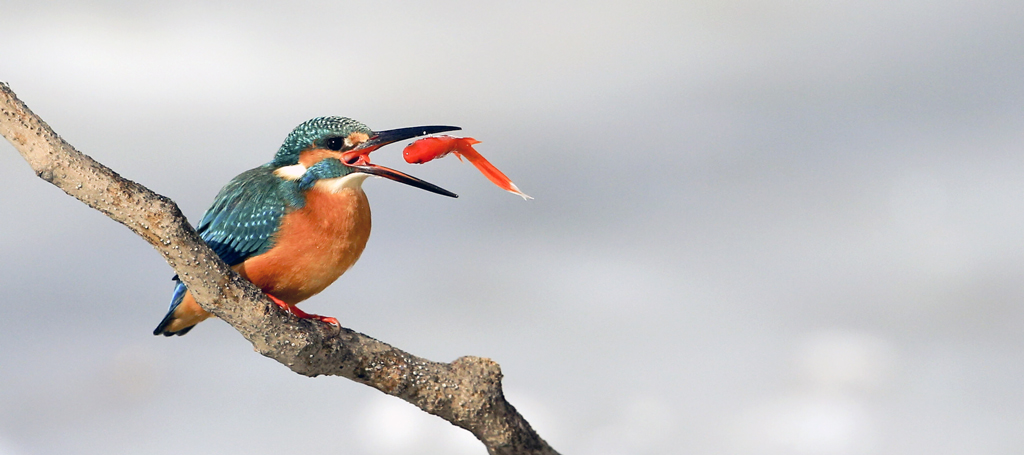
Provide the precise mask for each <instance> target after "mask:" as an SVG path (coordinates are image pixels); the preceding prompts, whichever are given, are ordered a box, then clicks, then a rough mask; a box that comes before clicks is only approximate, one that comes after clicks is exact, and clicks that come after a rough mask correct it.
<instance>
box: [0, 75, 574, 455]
mask: <svg viewBox="0 0 1024 455" xmlns="http://www.w3.org/2000/svg"><path fill="white" fill-rule="evenodd" d="M0 134H2V135H3V136H4V137H5V138H6V139H7V140H8V141H10V142H11V144H13V145H14V147H15V148H16V149H18V152H20V153H21V155H22V157H24V158H25V160H26V161H28V163H29V165H30V166H31V167H32V169H33V170H34V171H35V173H36V175H37V176H39V177H40V178H42V179H43V180H46V181H47V182H50V183H52V184H53V185H55V186H57V187H58V188H60V189H61V190H63V191H64V192H65V193H67V194H69V195H71V196H73V197H74V198H76V199H78V200H80V201H82V202H84V203H85V204H87V205H88V206H90V207H92V208H94V209H96V210H99V211H100V212H103V213H104V214H106V215H107V216H108V217H110V218H111V219H113V220H114V221H117V222H118V223H121V224H123V225H125V226H127V227H128V228H129V229H131V230H132V231H133V232H135V233H136V234H138V235H139V236H141V237H142V238H144V239H145V240H146V241H147V242H149V243H150V244H151V245H153V247H154V248H156V250H157V251H159V252H160V254H161V255H162V256H163V257H164V259H165V260H167V263H168V264H169V265H170V266H171V267H172V268H174V271H175V272H177V274H178V276H179V277H180V278H181V280H182V281H183V282H184V283H185V284H186V285H187V286H188V288H189V290H190V291H192V294H193V295H194V296H195V298H196V300H197V301H198V302H199V304H200V306H202V307H203V309H205V310H207V311H209V312H211V313H213V314H215V315H216V316H217V317H219V318H221V319H223V320H224V321H225V322H227V323H228V324H230V325H231V326H232V327H234V328H235V330H237V331H238V332H239V333H241V334H242V336H243V337H245V339H247V340H249V342H251V343H252V345H253V347H254V348H255V349H256V351H257V352H259V353H260V354H263V355H264V356H267V357H270V358H272V359H274V360H276V361H278V362H280V363H282V364H283V365H285V366H287V367H288V368H290V369H291V370H292V371H294V372H296V373H298V374H301V375H306V376H319V375H334V376H343V377H346V378H349V379H351V380H353V381H356V382H359V383H362V384H366V385H368V386H370V387H374V388H376V389H378V390H380V391H382V392H384V393H387V394H389V395H394V396H397V397H399V398H402V399H403V400H405V401H408V402H409V403H412V404H413V405H416V406H417V407H419V408H420V409H422V410H424V411H426V412H429V413H431V414H434V415H436V416H438V417H441V418H443V419H445V420H447V421H449V422H451V423H453V424H455V425H458V426H460V427H462V428H465V429H467V430H469V431H470V432H472V433H473V434H474V435H475V436H476V437H477V438H478V439H480V441H481V442H483V443H484V445H485V446H486V447H487V451H488V453H491V454H555V453H557V452H555V451H554V449H552V448H551V447H550V446H548V444H547V443H546V442H544V440H543V439H541V438H540V436H538V435H537V433H536V432H534V431H533V429H532V428H531V427H530V424H529V423H528V422H527V421H526V419H524V418H523V416H522V415H520V414H519V412H518V411H516V409H515V408H514V407H513V406H512V405H511V404H509V403H508V401H506V400H505V397H504V394H503V393H502V389H501V378H502V374H501V369H500V368H499V366H498V364H497V363H495V362H494V361H492V360H490V359H486V358H480V357H469V356H467V357H461V358H459V359H456V360H455V361H453V362H451V363H441V362H432V361H430V360H427V359H423V358H420V357H416V356H414V355H412V354H409V353H407V352H405V351H402V350H400V349H397V348H395V347H393V346H390V345H388V344H387V343H383V342H380V341H378V340H375V339H373V338H371V337H369V336H366V335H364V334H362V333H359V332H356V331H354V330H351V329H347V328H343V327H342V328H339V327H336V326H331V325H328V324H324V323H321V322H317V321H312V320H307V319H299V318H296V317H295V316H292V315H291V314H288V313H286V312H284V311H281V310H280V309H278V308H277V306H276V305H274V304H273V303H272V302H271V301H270V300H269V299H267V298H266V296H264V295H263V293H262V292H260V291H259V289H256V287H255V286H253V285H252V284H251V283H249V282H248V281H246V280H244V279H242V278H241V277H239V276H238V275H237V274H236V273H234V272H233V271H232V270H231V269H230V268H229V267H228V266H227V265H226V264H225V263H224V262H223V261H221V260H220V258H219V257H217V255H216V254H214V252H213V251H212V250H210V248H209V247H207V246H206V244H205V243H204V242H203V241H202V240H201V239H200V238H199V235H198V234H197V233H196V231H195V230H194V229H192V227H191V226H190V225H189V224H188V222H187V220H186V219H185V217H184V216H183V215H182V213H181V210H179V209H178V206H177V204H175V203H174V201H172V200H170V199H169V198H167V197H164V196H161V195H159V194H156V193H154V192H152V191H150V190H149V189H148V188H146V187H144V186H142V185H140V184H138V183H136V182H133V181H131V180H128V179H125V178H123V177H121V176H120V175H118V174H117V173H116V172H114V171H113V170H111V169H110V168H108V167H106V166H104V165H102V164H100V163H99V162H97V161H95V160H93V159H92V158H90V157H88V156H86V155H85V154H82V153H81V152H79V151H77V150H75V148H74V147H72V146H71V145H70V144H68V143H67V142H65V141H64V140H63V139H61V137H60V136H58V135H57V134H56V133H54V132H53V130H52V129H50V127H49V126H48V125H47V124H46V123H45V122H43V120H42V119H40V118H39V117H37V116H36V115H35V114H33V113H32V111H30V110H29V109H28V107H27V106H25V104H24V103H22V102H21V100H19V99H18V98H17V96H16V95H15V94H14V92H12V91H11V89H10V87H9V86H8V85H7V84H5V83H2V82H0Z"/></svg>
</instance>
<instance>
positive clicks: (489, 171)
mask: <svg viewBox="0 0 1024 455" xmlns="http://www.w3.org/2000/svg"><path fill="white" fill-rule="evenodd" d="M464 139H466V140H463V141H460V142H459V144H458V151H457V155H456V156H459V157H460V158H461V157H462V156H464V157H466V160H468V161H469V162H470V164H472V165H473V166H476V168H477V169H478V170H479V171H480V173H481V174H483V175H484V177H487V180H490V181H491V182H492V183H494V184H495V185H498V188H501V189H503V190H505V191H508V192H510V193H513V194H517V195H519V196H521V197H522V198H523V199H533V198H532V197H530V196H528V195H527V194H526V193H523V192H522V191H520V190H519V187H517V186H516V184H515V183H512V179H510V178H508V176H506V175H505V174H503V173H502V172H501V171H499V170H498V168H496V167H494V165H493V164H491V162H490V161H487V159H485V158H484V157H483V156H482V155H480V152H477V151H476V149H474V148H473V144H479V143H480V141H478V140H476V139H473V138H464ZM470 141H472V142H470Z"/></svg>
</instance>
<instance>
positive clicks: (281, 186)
mask: <svg viewBox="0 0 1024 455" xmlns="http://www.w3.org/2000/svg"><path fill="white" fill-rule="evenodd" d="M458 129H460V128H459V127H454V126H418V127H412V128H401V129H396V130H387V131H377V132H374V131H372V130H370V128H368V127H367V126H366V125H364V124H362V123H359V122H357V121H355V120H352V119H349V118H345V117H318V118H315V119H312V120H309V121H307V122H304V123H302V124H301V125H299V126H298V127H296V128H295V129H294V130H293V131H292V132H291V134H289V135H288V137H287V138H286V139H285V141H284V144H282V145H281V148H280V149H278V151H277V154H275V155H274V159H273V160H272V161H271V162H269V163H267V164H264V165H262V166H260V167H257V168H255V169H250V170H248V171H245V172H243V173H241V174H240V175H238V176H237V177H235V178H234V179H232V180H231V181H230V182H228V184H227V185H226V186H225V187H224V188H223V189H221V190H220V193H219V194H217V198H216V199H215V200H214V201H213V205H212V206H211V207H210V208H209V209H208V210H207V211H206V213H205V214H204V215H203V218H202V220H200V221H199V226H198V227H197V228H196V230H197V231H198V232H199V235H200V236H201V237H202V239H203V240H204V241H205V242H206V244H207V245H209V246H210V248H212V249H213V251H214V252H215V253H217V255H218V256H220V258H221V259H223V260H224V262H226V263H227V264H228V265H230V266H231V267H232V268H233V269H234V270H235V271H236V272H238V274H239V275H241V276H242V277H244V278H246V279H247V280H249V281H251V282H252V283H253V284H255V285H256V286H257V287H259V288H260V289H262V290H263V292H265V293H266V294H267V296H268V297H270V299H271V300H273V301H274V302H275V303H277V305H278V306H280V307H282V308H284V309H285V310H288V311H290V312H292V313H293V314H295V315H297V316H299V317H302V318H315V319H318V320H320V321H324V322H327V323H332V324H337V323H338V321H337V320H336V319H334V318H329V317H323V316H317V315H310V314H306V313H304V312H302V311H301V310H299V309H298V308H296V307H295V304H297V303H299V302H301V301H303V300H305V299H308V298H309V297H311V296H313V295H315V294H317V293H319V292H320V291H323V290H324V289H325V288H326V287H327V286H329V285H330V284H331V283H333V282H334V281H335V280H337V279H338V277H340V276H341V274H343V273H345V271H346V270H348V268H349V267H351V266H352V265H353V264H355V262H356V260H358V259H359V255H360V254H362V252H363V248H364V247H365V246H366V241H367V240H368V239H369V237H370V205H369V203H368V202H367V199H366V194H365V193H363V189H362V184H363V181H364V180H366V178H367V177H369V176H371V175H375V176H380V177H384V178H387V179H391V180H394V181H396V182H401V183H405V184H408V185H412V186H414V187H417V188H421V189H424V190H427V191H430V192H433V193H437V194H441V195H445V196H449V197H458V196H457V195H455V194H454V193H452V192H450V191H448V190H445V189H443V188H440V187H438V186H436V185H433V184H431V183H427V182H425V181H423V180H420V179H418V178H415V177H412V176H410V175H407V174H404V173H402V172H399V171H396V170H394V169H389V168H386V167H383V166H378V165H376V164H372V163H370V160H369V156H368V155H369V153H370V152H372V151H374V150H376V149H377V148H380V147H382V146H384V145H387V144H390V143H393V142H397V141H401V140H404V139H410V138H414V137H418V136H423V135H427V134H434V133H441V132H445V131H454V130H458ZM174 280H175V286H174V293H173V294H172V296H171V305H170V309H168V311H167V315H166V316H164V319H163V320H162V321H160V324H159V325H158V326H157V327H156V330H154V331H153V334H154V335H165V336H171V335H184V334H186V333H188V331H189V330H192V327H195V325H196V324H198V323H200V322H202V321H203V320H205V319H207V318H209V317H210V316H211V314H210V313H208V312H206V311H205V310H203V309H202V308H200V307H199V305H198V304H197V303H196V301H195V299H194V298H193V297H192V295H191V293H190V292H189V291H188V288H187V287H186V286H185V284H184V283H182V282H181V281H180V280H179V279H178V277H177V276H175V277H174Z"/></svg>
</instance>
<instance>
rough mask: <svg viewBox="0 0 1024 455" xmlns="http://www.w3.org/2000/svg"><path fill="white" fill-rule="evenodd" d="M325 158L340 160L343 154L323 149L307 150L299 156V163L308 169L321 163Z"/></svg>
mask: <svg viewBox="0 0 1024 455" xmlns="http://www.w3.org/2000/svg"><path fill="white" fill-rule="evenodd" d="M324 158H337V159H339V160H340V159H341V153H338V152H335V151H333V150H327V149H322V148H313V149H306V150H303V151H302V153H300V154H299V163H300V164H302V165H303V166H306V168H309V167H310V166H312V165H314V164H316V163H319V162H320V161H321V160H323V159H324Z"/></svg>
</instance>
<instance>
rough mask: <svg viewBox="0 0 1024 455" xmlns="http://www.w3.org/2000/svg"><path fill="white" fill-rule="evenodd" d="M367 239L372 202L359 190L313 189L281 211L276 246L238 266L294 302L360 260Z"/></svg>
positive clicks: (270, 290)
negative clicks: (300, 204)
mask: <svg viewBox="0 0 1024 455" xmlns="http://www.w3.org/2000/svg"><path fill="white" fill-rule="evenodd" d="M369 238H370V204H369V202H367V200H366V194H365V193H363V191H362V190H361V189H359V188H345V189H343V190H341V191H339V192H337V193H328V192H325V191H320V190H318V189H315V188H314V189H312V190H310V191H309V192H308V193H306V205H305V206H304V207H303V208H301V209H299V210H296V211H294V212H291V213H289V214H287V215H285V217H284V219H283V220H282V223H281V229H280V230H279V231H278V233H277V236H276V237H275V242H274V247H273V248H272V249H271V250H270V251H268V252H266V253H264V254H261V255H259V256H256V257H252V258H249V259H248V260H246V261H245V262H244V263H242V264H240V265H239V266H237V268H236V270H237V271H238V272H239V273H240V274H241V275H242V276H243V277H245V278H247V279H248V280H249V281H252V282H253V283H254V284H256V285H257V286H259V287H260V288H261V289H262V290H263V292H266V293H268V294H271V295H273V296H274V297H277V298H279V299H281V300H283V301H285V302H287V303H289V304H292V305H294V304H296V303H298V302H301V301H303V300H305V299H308V298H309V297H312V296H313V295H315V294H317V293H319V292H320V291H323V290H324V289H325V288H327V286H329V285H330V284H331V283H333V282H334V281H335V280H337V279H338V277H340V276H341V274H343V273H345V271H346V270H348V269H349V267H352V265H353V264H355V263H356V260H358V259H359V255H360V254H362V253H363V248H365V247H366V241H367V240H369Z"/></svg>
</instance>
